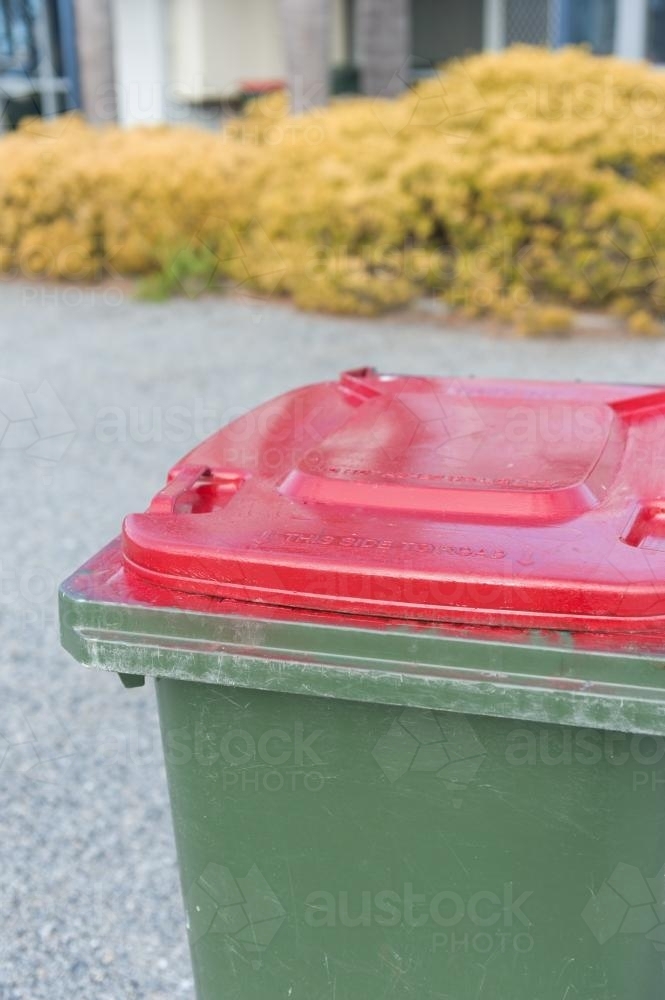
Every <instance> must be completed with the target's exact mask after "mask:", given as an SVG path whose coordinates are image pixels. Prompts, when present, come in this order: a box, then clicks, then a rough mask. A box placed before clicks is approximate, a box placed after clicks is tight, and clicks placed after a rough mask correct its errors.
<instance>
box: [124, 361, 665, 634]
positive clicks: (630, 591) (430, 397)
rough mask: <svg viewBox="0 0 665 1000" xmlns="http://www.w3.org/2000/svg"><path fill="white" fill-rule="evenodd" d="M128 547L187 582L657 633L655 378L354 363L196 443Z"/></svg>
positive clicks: (332, 604)
mask: <svg viewBox="0 0 665 1000" xmlns="http://www.w3.org/2000/svg"><path fill="white" fill-rule="evenodd" d="M123 553H124V560H125V565H126V567H127V569H128V570H129V571H130V572H132V573H135V574H139V575H140V576H142V577H143V578H148V579H150V580H151V581H153V582H155V583H159V584H160V585H164V586H167V587H169V588H175V589H176V590H181V591H186V592H189V593H192V594H194V593H199V594H207V595H211V596H217V597H227V598H234V599H237V600H242V601H252V602H261V603H265V604H272V605H282V606H286V607H292V608H309V609H320V610H334V611H341V612H350V613H355V614H359V613H360V614H371V615H381V616H393V617H398V618H402V619H421V620H430V621H448V622H460V623H465V622H467V623H478V624H488V625H523V626H532V625H534V626H537V627H541V628H557V629H566V630H572V631H581V630H588V629H591V630H595V629H599V628H600V627H601V626H602V629H603V630H604V631H608V630H613V631H624V632H631V633H635V632H640V631H643V632H650V633H654V632H660V631H661V630H662V629H663V628H664V627H665V390H663V389H661V388H658V387H652V386H644V387H641V386H622V385H588V384H581V383H577V384H574V383H573V384H570V383H554V382H552V383H547V382H519V381H511V382H502V381H481V380H473V379H469V380H460V379H433V378H419V377H413V376H394V375H379V374H377V373H375V372H374V371H372V370H370V369H361V370H358V371H356V372H349V373H346V374H345V375H343V376H342V377H341V378H340V380H339V381H338V382H329V383H323V384H319V385H314V386H309V387H305V388H302V389H298V390H296V391H294V392H291V393H288V394H286V395H284V396H281V397H279V398H278V399H275V400H273V401H271V402H269V403H267V404H265V405H264V406H261V407H259V408H258V409H256V410H254V411H252V412H251V413H249V414H247V415H246V416H244V417H242V418H240V419H239V420H236V421H235V422H234V423H232V424H230V425H228V426H227V427H226V428H223V429H222V430H220V431H219V432H218V433H216V434H214V435H213V436H212V437H210V438H209V439H208V440H207V441H205V442H204V443H203V444H201V445H200V446H199V447H197V448H195V449H194V451H192V452H191V453H190V454H189V455H187V456H186V458H184V459H183V460H182V461H181V462H180V463H178V464H177V465H176V466H175V467H174V468H173V469H172V470H171V473H170V474H169V482H168V485H167V487H166V488H165V489H164V490H162V491H161V492H160V493H159V494H158V495H157V496H156V497H155V499H154V500H153V502H152V504H151V506H150V508H149V510H148V511H147V512H146V513H143V514H132V515H130V516H129V517H128V518H127V519H126V521H125V524H124V529H123Z"/></svg>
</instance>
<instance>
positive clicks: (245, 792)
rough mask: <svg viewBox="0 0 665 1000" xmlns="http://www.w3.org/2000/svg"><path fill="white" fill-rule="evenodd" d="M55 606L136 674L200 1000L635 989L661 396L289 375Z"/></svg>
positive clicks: (657, 820)
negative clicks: (163, 778)
mask: <svg viewBox="0 0 665 1000" xmlns="http://www.w3.org/2000/svg"><path fill="white" fill-rule="evenodd" d="M60 599H61V626H62V641H63V643H64V645H65V647H66V648H67V649H68V650H69V651H70V653H71V654H72V655H73V656H74V657H75V658H76V659H77V660H79V661H81V662H82V663H83V664H85V665H87V666H90V667H96V668H101V669H104V670H111V671H114V672H116V673H118V674H120V676H121V678H122V679H123V680H124V682H125V683H126V684H127V685H130V686H131V685H136V686H138V685H140V684H142V683H143V681H144V678H146V677H149V678H153V679H154V684H155V689H156V692H157V704H158V708H159V715H160V722H161V729H162V734H163V745H164V755H165V763H166V772H167V777H168V783H169V789H170V797H171V806H172V812H173V820H174V828H175V836H176V843H177V850H178V856H179V862H180V870H181V878H182V887H183V896H184V903H185V908H186V913H187V926H188V930H189V937H190V944H191V954H192V962H193V968H194V975H195V982H196V990H197V996H198V997H199V998H200V1000H222V998H223V1000H232V998H237V1000H277V998H280V1000H387V998H391V1000H392V998H404V1000H407V998H408V1000H430V998H431V1000H435V998H436V1000H656V998H658V997H662V996H663V991H664V987H665V740H664V735H665V656H664V652H663V651H664V647H665V390H663V389H661V388H658V387H653V386H629V385H585V384H581V383H575V384H565V383H547V382H538V383H532V382H522V381H487V380H485V381H483V380H474V379H446V378H430V377H423V378H419V377H409V376H401V375H381V374H377V373H376V372H375V371H373V370H372V369H359V370H356V371H351V372H347V373H346V374H344V375H343V376H342V377H341V378H340V379H339V380H335V381H330V382H326V383H323V384H318V385H312V386H307V387H305V388H300V389H297V390H295V391H293V392H290V393H287V394H286V395H283V396H281V397H279V398H278V399H276V400H272V401H271V402H268V403H266V404H264V405H263V406H260V407H258V408H257V409H256V410H253V411H252V412H250V413H248V414H247V415H246V416H244V417H242V418H240V419H238V420H235V421H234V422H233V423H231V424H229V425H228V426H227V427H225V428H224V429H222V430H220V431H219V432H218V433H216V434H214V435H213V436H212V437H211V438H209V439H208V440H207V441H205V442H204V443H203V444H201V445H199V446H198V447H196V448H194V450H193V451H192V452H191V453H190V454H189V455H188V456H187V457H186V458H184V459H183V460H182V461H181V462H180V463H178V464H177V465H176V466H175V467H174V468H173V469H172V470H171V472H170V473H169V476H168V481H167V484H166V486H165V487H164V489H163V490H161V491H160V492H159V493H158V494H157V496H156V497H155V498H154V499H153V501H152V503H151V504H150V506H149V507H148V509H147V511H146V512H145V513H138V514H131V515H129V516H128V517H127V518H126V519H125V522H124V525H123V527H122V532H121V534H120V536H119V538H118V539H116V540H115V541H113V542H111V544H110V545H109V546H108V547H107V548H105V549H104V550H102V551H101V552H100V553H98V554H97V555H96V556H94V557H93V558H92V559H91V560H90V562H88V563H87V564H86V565H85V566H83V567H82V568H81V569H79V570H78V571H77V572H76V573H74V575H73V576H72V577H71V578H70V579H69V580H68V581H67V582H66V583H65V584H64V585H63V587H62V590H61V598H60ZM127 878H128V887H131V872H128V873H127Z"/></svg>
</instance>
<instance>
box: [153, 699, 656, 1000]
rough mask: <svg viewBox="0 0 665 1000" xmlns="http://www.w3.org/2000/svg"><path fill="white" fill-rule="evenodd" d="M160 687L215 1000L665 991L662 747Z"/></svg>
mask: <svg viewBox="0 0 665 1000" xmlns="http://www.w3.org/2000/svg"><path fill="white" fill-rule="evenodd" d="M156 685H157V692H158V703H159V710H160V717H161V725H162V732H163V740H164V748H165V754H166V764H167V771H168V779H169V786H170V793H171V801H172V808H173V815H174V821H175V831H176V839H177V845H178V852H179V858H180V863H181V873H182V884H183V892H184V896H185V901H186V907H187V912H188V923H189V933H190V943H191V949H192V956H193V962H194V968H195V976H196V982H197V989H198V996H199V1000H218V997H219V996H220V995H223V996H224V997H226V998H238V1000H267V998H271V1000H275V998H281V997H283V998H285V1000H287V998H290V1000H333V998H334V1000H379V998H385V997H391V998H392V997H397V998H399V997H403V998H405V1000H406V998H407V997H408V998H413V997H436V998H441V1000H443V998H445V1000H452V998H454V1000H470V998H473V1000H496V998H497V997H508V996H509V997H511V1000H564V998H566V1000H570V998H573V997H574V998H577V997H580V998H584V1000H627V998H628V997H634V998H652V997H656V996H661V995H662V994H663V986H664V985H665V976H664V971H663V970H664V963H665V951H663V947H664V946H665V881H664V879H663V866H664V865H665V796H664V794H663V789H664V788H665V744H664V743H663V740H662V739H661V738H659V737H647V736H640V735H635V734H632V735H631V734H623V733H614V732H610V731H605V730H593V729H574V728H570V727H566V726H560V725H550V724H541V723H532V722H522V721H514V720H508V719H499V718H491V717H481V716H472V715H459V714H452V713H447V712H445V713H442V712H436V711H431V710H423V709H411V708H406V709H405V708H399V707H393V706H386V705H372V704H362V703H359V702H342V701H334V700H328V699H322V698H313V697H304V696H293V695H287V694H281V693H275V692H266V691H263V692H262V691H248V690H244V689H239V688H225V687H219V686H213V685H207V684H201V683H191V682H180V681H175V680H169V679H160V680H158V681H157V682H156Z"/></svg>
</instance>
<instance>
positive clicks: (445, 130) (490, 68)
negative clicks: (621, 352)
mask: <svg viewBox="0 0 665 1000" xmlns="http://www.w3.org/2000/svg"><path fill="white" fill-rule="evenodd" d="M664 164H665V76H664V75H663V74H661V73H660V72H658V71H655V70H652V69H650V68H649V67H647V66H646V65H642V64H633V63H624V62H621V61H618V60H616V59H610V58H597V57H594V56H591V55H590V54H588V53H587V52H585V51H583V50H580V49H563V50H559V51H557V52H553V53H551V52H545V51H543V50H540V49H535V48H529V47H516V48H514V49H511V50H510V51H508V52H507V53H500V54H485V55H479V56H473V57H470V58H468V59H465V60H463V61H461V62H460V61H458V62H455V63H453V64H451V65H449V66H447V67H444V68H443V69H442V70H441V71H440V73H439V74H438V76H436V77H433V78H431V79H429V80H426V81H424V82H422V83H420V84H418V85H417V86H415V87H413V88H412V89H410V90H408V91H407V92H406V93H405V94H404V95H403V96H402V97H400V98H398V99H397V100H393V101H387V100H376V101H375V100H371V99H368V98H358V99H352V100H349V99H346V100H342V101H339V102H336V103H333V104H332V105H331V106H330V107H329V108H327V109H325V110H323V111H312V112H311V113H309V114H306V115H302V116H299V117H297V118H293V117H290V116H289V115H288V109H287V106H286V101H285V99H284V96H283V95H280V94H277V95H270V96H268V97H266V98H262V99H260V100H258V101H255V102H253V103H251V104H250V105H249V106H248V107H247V109H246V111H245V113H244V115H243V116H242V117H241V118H239V119H237V120H235V121H233V122H231V123H230V124H229V125H228V126H227V128H226V130H225V131H223V132H219V133H215V132H211V131H203V130H196V129H192V128H184V127H171V128H166V127H164V128H161V127H160V128H154V129H138V130H134V131H121V130H118V129H106V130H93V129H90V128H88V127H87V126H86V125H85V124H84V123H83V122H81V121H80V120H78V119H77V118H75V117H71V118H65V119H59V120H57V121H56V122H55V123H54V124H53V125H48V124H46V123H44V122H39V123H34V122H33V123H28V124H27V125H26V126H25V127H24V128H23V129H21V130H20V131H19V132H17V133H14V134H12V135H9V136H6V137H4V138H3V139H2V140H0V269H3V270H5V271H12V270H14V271H18V272H19V273H27V274H30V275H46V276H49V277H62V278H67V279H75V280H78V279H89V278H96V277H99V276H102V275H104V274H115V273H118V274H129V275H148V276H150V275H157V278H156V279H151V282H152V284H150V282H149V283H148V294H161V293H167V292H169V291H172V290H179V289H181V288H182V287H184V288H185V290H186V288H187V287H192V288H194V289H196V288H198V287H202V288H208V287H237V286H241V287H243V288H247V289H253V290H256V291H258V292H260V293H262V294H285V295H291V296H293V298H294V300H295V301H296V302H297V303H298V304H299V305H301V306H302V307H303V308H312V309H325V310H330V311H334V312H349V313H354V312H355V313H360V314H370V313H375V312H379V311H382V310H384V309H389V308H393V307H394V306H397V305H402V304H404V303H406V302H408V301H409V300H410V299H412V298H414V297H415V296H418V295H421V294H435V295H441V296H443V297H444V298H445V299H446V300H447V301H448V302H449V303H451V304H452V305H453V306H455V307H459V308H461V309H463V310H465V311H466V312H467V313H469V314H474V315H475V314H482V313H497V314H498V315H500V316H502V317H505V316H508V315H510V316H515V317H518V319H519V317H520V316H521V317H522V319H521V322H522V325H523V326H525V328H535V327H538V329H539V330H540V329H543V328H556V329H559V327H560V326H561V324H562V323H563V324H564V325H565V317H564V314H563V313H562V312H561V309H560V307H561V305H566V304H572V305H574V306H580V307H593V308H599V307H602V308H605V307H607V308H611V309H612V310H613V311H615V312H617V313H620V314H622V315H625V316H632V320H631V324H630V325H631V326H632V328H634V329H635V330H639V331H646V329H647V327H648V326H649V329H650V330H655V329H657V328H658V327H657V324H655V323H654V321H653V317H655V316H659V315H661V313H662V312H663V311H664V310H665V225H661V217H662V216H663V215H665V212H664V211H663V205H665V197H664V196H665V176H664V174H663V165H664ZM208 272H211V274H210V276H209V273H208ZM160 276H161V277H160ZM536 305H544V306H545V307H547V308H549V307H550V306H551V307H555V308H554V309H553V311H550V312H547V309H546V310H545V312H538V310H537V309H536ZM529 310H533V311H532V312H530V311H529ZM557 310H558V311H557ZM529 316H531V317H532V319H531V320H528V317H529ZM537 316H540V317H541V318H540V319H539V320H536V319H534V317H537ZM543 316H545V317H549V320H543V318H542V317H543ZM524 317H527V319H525V318H524ZM645 317H647V318H646V319H645ZM647 320H648V321H649V322H647ZM649 324H651V326H650V325H649Z"/></svg>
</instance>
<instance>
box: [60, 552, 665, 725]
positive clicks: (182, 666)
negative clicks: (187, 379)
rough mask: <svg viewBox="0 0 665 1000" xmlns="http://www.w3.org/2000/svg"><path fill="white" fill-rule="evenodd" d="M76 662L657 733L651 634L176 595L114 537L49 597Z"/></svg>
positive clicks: (658, 652) (663, 667) (659, 676)
mask: <svg viewBox="0 0 665 1000" xmlns="http://www.w3.org/2000/svg"><path fill="white" fill-rule="evenodd" d="M59 603H60V630H61V641H62V644H63V646H64V647H65V649H66V650H67V651H68V652H69V653H70V654H71V655H72V656H73V657H74V658H75V659H76V660H78V661H79V662H81V663H82V664H84V665H85V666H88V667H93V668H98V669H102V670H106V671H111V672H115V673H118V674H123V675H127V676H129V677H133V678H136V679H138V678H139V677H142V676H152V677H155V678H169V679H173V680H178V681H194V682H200V683H207V684H214V685H219V686H223V687H238V688H249V689H258V690H266V691H277V692H283V693H285V694H291V695H310V696H317V697H325V698H333V699H338V700H346V701H361V702H375V703H378V704H386V705H396V706H402V707H411V708H421V709H429V710H438V711H449V712H458V713H465V714H473V715H484V716H494V717H499V718H505V719H513V720H525V721H526V720H530V721H533V722H541V723H554V724H560V725H568V726H575V727H579V728H591V729H605V730H611V731H618V732H627V733H636V734H651V735H665V650H664V649H663V644H662V638H659V637H657V636H652V637H645V636H639V637H635V636H633V637H630V638H628V637H626V639H625V641H624V644H623V646H622V647H621V648H620V649H617V637H616V635H614V636H610V635H602V634H595V635H590V634H589V633H581V634H571V633H563V632H555V631H552V630H533V629H530V630H526V629H516V628H501V627H489V626H482V627H481V626H460V625H443V624H441V623H416V622H405V621H403V620H391V619H385V618H382V619H378V618H370V617H360V616H352V615H344V614H339V613H335V614H333V613H328V612H313V611H297V612H294V611H293V610H292V609H286V608H281V609H280V608H275V607H273V606H259V605H256V604H253V605H252V604H244V605H241V604H237V603H234V602H231V601H224V600H220V599H218V598H203V597H197V596H193V595H184V594H181V593H180V594H178V593H175V592H173V591H168V590H166V589H164V588H159V587H157V586H155V585H153V584H150V583H148V582H147V581H137V580H135V579H133V578H130V577H129V576H128V574H127V573H126V572H125V570H124V567H123V562H122V554H121V546H120V540H119V539H115V540H114V541H113V542H111V543H110V544H109V545H108V546H106V548H104V549H102V550H101V551H100V552H99V553H98V554H97V555H96V556H94V557H93V558H92V559H91V560H90V561H89V562H87V563H85V564H84V565H83V566H82V567H81V568H80V569H79V570H77V571H76V572H75V573H74V574H73V575H72V576H71V577H69V579H67V580H66V581H65V582H64V583H63V584H62V586H61V588H60V592H59Z"/></svg>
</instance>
